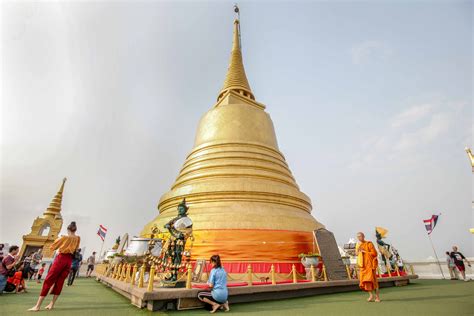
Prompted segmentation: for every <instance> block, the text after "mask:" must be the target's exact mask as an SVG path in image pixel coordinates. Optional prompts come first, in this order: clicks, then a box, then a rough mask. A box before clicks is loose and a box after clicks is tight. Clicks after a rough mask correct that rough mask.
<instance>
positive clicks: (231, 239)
mask: <svg viewBox="0 0 474 316" xmlns="http://www.w3.org/2000/svg"><path fill="white" fill-rule="evenodd" d="M184 197H186V201H187V203H188V205H189V206H190V210H189V217H191V218H192V219H193V223H194V226H193V228H194V229H193V234H194V238H195V241H194V247H193V252H192V259H191V260H196V259H200V258H205V259H208V258H209V257H210V256H211V255H214V254H219V255H220V256H221V257H222V258H223V260H225V261H226V262H278V261H279V262H286V263H288V262H297V260H298V259H297V257H298V254H300V253H303V252H314V251H315V245H314V242H313V231H314V230H315V229H318V228H322V227H324V226H323V225H322V224H320V223H319V222H318V221H316V219H315V218H314V217H313V216H311V209H312V206H311V200H310V198H309V197H308V196H306V195H305V194H304V193H303V192H301V191H300V190H299V187H298V185H297V184H296V181H295V179H294V177H293V175H292V174H291V171H290V169H289V167H288V164H287V162H286V161H285V157H284V156H283V154H282V153H281V152H280V150H279V148H278V144H277V139H276V136H275V130H274V128H273V122H272V120H271V118H270V116H269V114H268V113H267V112H266V111H265V105H263V104H262V103H259V102H257V101H256V100H255V96H254V94H253V92H252V89H251V88H250V85H249V82H248V80H247V76H246V74H245V69H244V65H243V61H242V51H241V45H240V27H239V20H238V19H236V20H235V21H234V34H233V45H232V52H231V55H230V63H229V67H228V70H227V75H226V77H225V80H224V86H223V88H222V90H221V91H220V92H219V94H218V97H217V102H216V103H215V104H214V106H213V107H212V108H211V109H210V110H209V111H208V112H207V113H205V114H204V116H203V117H202V118H201V121H200V123H199V126H198V129H197V133H196V137H195V142H194V148H193V149H192V150H191V153H190V154H189V155H188V156H187V158H186V161H185V162H184V165H183V167H182V169H181V172H180V173H179V175H178V177H177V179H176V181H175V183H174V184H173V185H172V187H171V190H170V191H169V192H167V193H165V194H164V195H163V196H162V197H161V199H160V201H159V204H158V210H159V215H158V216H157V217H156V218H155V219H154V220H152V221H151V222H149V223H148V224H147V225H146V226H145V228H144V229H143V231H142V233H141V235H142V236H144V237H150V229H151V227H153V225H157V226H158V227H160V228H162V227H164V225H165V224H166V223H168V222H169V221H170V220H171V219H172V218H173V217H174V216H175V210H176V207H177V206H178V204H179V203H180V202H181V200H183V198H184Z"/></svg>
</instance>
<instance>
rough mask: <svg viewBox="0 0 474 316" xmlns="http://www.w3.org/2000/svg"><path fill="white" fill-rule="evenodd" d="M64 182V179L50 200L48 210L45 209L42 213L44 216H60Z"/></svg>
mask: <svg viewBox="0 0 474 316" xmlns="http://www.w3.org/2000/svg"><path fill="white" fill-rule="evenodd" d="M66 180H67V179H66V178H64V179H63V183H62V184H61V187H60V188H59V191H58V193H56V195H55V196H54V198H53V199H52V200H51V203H49V206H48V208H47V209H46V211H44V215H53V216H60V212H61V203H62V200H63V191H64V184H65V183H66Z"/></svg>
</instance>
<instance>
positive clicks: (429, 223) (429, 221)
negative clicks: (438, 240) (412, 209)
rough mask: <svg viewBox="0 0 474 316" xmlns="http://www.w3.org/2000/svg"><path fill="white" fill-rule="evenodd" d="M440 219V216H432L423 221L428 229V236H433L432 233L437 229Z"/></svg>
mask: <svg viewBox="0 0 474 316" xmlns="http://www.w3.org/2000/svg"><path fill="white" fill-rule="evenodd" d="M440 215H441V214H440ZM438 217H439V215H432V216H431V218H430V219H424V220H423V223H425V228H426V231H427V232H428V235H429V234H431V232H432V231H433V229H434V228H435V226H436V223H437V222H438Z"/></svg>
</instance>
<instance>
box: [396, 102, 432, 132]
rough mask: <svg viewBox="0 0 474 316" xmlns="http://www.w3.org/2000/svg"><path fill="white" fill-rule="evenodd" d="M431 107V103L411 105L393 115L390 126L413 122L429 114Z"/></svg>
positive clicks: (400, 125)
mask: <svg viewBox="0 0 474 316" xmlns="http://www.w3.org/2000/svg"><path fill="white" fill-rule="evenodd" d="M432 109H433V105H432V104H422V105H415V106H412V107H411V108H409V109H407V110H405V111H403V112H401V113H399V114H397V115H395V117H394V118H393V120H392V123H391V125H392V127H402V126H404V125H407V124H412V123H415V122H417V121H419V120H420V119H422V118H424V117H426V116H427V115H428V114H430V113H431V111H432Z"/></svg>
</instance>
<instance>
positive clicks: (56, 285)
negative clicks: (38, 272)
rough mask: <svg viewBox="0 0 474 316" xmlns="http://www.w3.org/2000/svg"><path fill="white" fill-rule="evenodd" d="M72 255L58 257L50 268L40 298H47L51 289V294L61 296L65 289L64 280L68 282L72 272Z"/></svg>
mask: <svg viewBox="0 0 474 316" xmlns="http://www.w3.org/2000/svg"><path fill="white" fill-rule="evenodd" d="M71 264H72V255H71V254H62V253H60V254H59V255H57V256H56V259H54V262H53V265H52V266H51V267H50V268H49V271H48V275H47V276H46V279H44V282H43V287H42V288H41V293H40V296H46V295H48V293H49V290H50V289H51V287H53V289H52V290H51V294H53V295H59V294H61V291H62V289H63V285H64V280H66V278H67V276H68V275H69V271H71Z"/></svg>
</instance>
